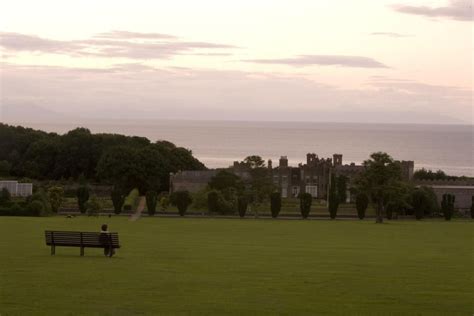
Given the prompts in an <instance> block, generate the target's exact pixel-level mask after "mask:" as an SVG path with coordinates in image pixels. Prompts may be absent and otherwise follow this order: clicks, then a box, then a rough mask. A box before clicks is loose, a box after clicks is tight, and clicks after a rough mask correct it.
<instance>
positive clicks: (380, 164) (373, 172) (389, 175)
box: [356, 152, 401, 223]
mask: <svg viewBox="0 0 474 316" xmlns="http://www.w3.org/2000/svg"><path fill="white" fill-rule="evenodd" d="M370 158H371V159H369V160H366V161H364V164H363V165H364V172H363V173H362V174H361V175H360V176H359V178H358V179H357V180H356V186H357V187H358V188H357V189H358V191H359V192H364V193H366V194H368V196H369V197H370V199H371V200H372V202H374V203H375V204H376V222H377V223H382V222H383V213H384V209H385V207H386V206H387V204H388V202H389V201H390V199H391V198H393V196H394V195H396V192H397V190H398V188H399V185H400V179H401V166H400V163H399V162H398V161H395V160H393V158H392V157H390V155H388V154H387V153H383V152H376V153H373V154H372V155H370Z"/></svg>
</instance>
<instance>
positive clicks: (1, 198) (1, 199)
mask: <svg viewBox="0 0 474 316" xmlns="http://www.w3.org/2000/svg"><path fill="white" fill-rule="evenodd" d="M10 200H11V194H10V191H8V190H7V188H3V189H2V191H0V205H3V204H6V203H8V202H10Z"/></svg>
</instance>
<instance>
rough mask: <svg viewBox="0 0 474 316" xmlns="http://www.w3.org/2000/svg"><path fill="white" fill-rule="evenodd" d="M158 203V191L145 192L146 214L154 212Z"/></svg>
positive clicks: (151, 214) (153, 213)
mask: <svg viewBox="0 0 474 316" xmlns="http://www.w3.org/2000/svg"><path fill="white" fill-rule="evenodd" d="M157 204H158V193H157V192H156V191H153V190H150V191H147V192H146V207H147V209H148V215H150V216H153V215H155V213H156V205H157Z"/></svg>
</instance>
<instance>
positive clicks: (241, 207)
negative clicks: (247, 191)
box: [237, 195, 249, 218]
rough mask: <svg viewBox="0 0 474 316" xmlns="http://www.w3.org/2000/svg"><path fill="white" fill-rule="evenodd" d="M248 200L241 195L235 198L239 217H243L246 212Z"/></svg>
mask: <svg viewBox="0 0 474 316" xmlns="http://www.w3.org/2000/svg"><path fill="white" fill-rule="evenodd" d="M248 204H249V201H248V199H247V197H246V196H244V195H242V196H239V198H238V199H237V210H238V211H239V216H240V217H241V218H244V217H245V213H246V212H247V208H248Z"/></svg>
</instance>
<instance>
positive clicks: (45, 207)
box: [28, 188, 52, 215]
mask: <svg viewBox="0 0 474 316" xmlns="http://www.w3.org/2000/svg"><path fill="white" fill-rule="evenodd" d="M33 201H38V202H39V203H41V205H42V207H41V215H48V214H50V213H51V212H52V207H51V203H50V202H49V198H48V195H47V194H46V192H45V191H44V189H43V188H40V189H38V190H37V191H36V192H35V193H34V194H33V195H32V196H31V197H29V199H28V203H33Z"/></svg>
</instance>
